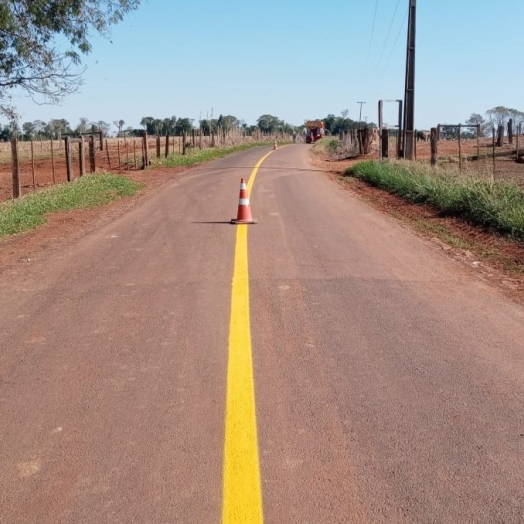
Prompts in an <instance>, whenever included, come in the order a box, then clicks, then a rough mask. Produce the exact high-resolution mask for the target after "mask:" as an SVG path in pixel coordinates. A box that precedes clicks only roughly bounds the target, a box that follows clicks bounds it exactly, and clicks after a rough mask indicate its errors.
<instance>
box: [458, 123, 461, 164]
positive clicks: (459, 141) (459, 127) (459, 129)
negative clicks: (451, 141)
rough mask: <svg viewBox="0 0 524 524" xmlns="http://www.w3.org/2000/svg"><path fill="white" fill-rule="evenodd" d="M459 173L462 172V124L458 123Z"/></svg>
mask: <svg viewBox="0 0 524 524" xmlns="http://www.w3.org/2000/svg"><path fill="white" fill-rule="evenodd" d="M458 143H459V173H462V124H459V125H458Z"/></svg>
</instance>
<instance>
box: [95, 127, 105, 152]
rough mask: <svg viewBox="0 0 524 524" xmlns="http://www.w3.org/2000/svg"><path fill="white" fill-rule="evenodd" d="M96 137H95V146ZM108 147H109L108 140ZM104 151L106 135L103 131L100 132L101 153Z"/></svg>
mask: <svg viewBox="0 0 524 524" xmlns="http://www.w3.org/2000/svg"><path fill="white" fill-rule="evenodd" d="M94 140H95V137H94V136H93V144H94ZM106 147H107V140H106ZM103 150H104V133H103V131H100V151H103Z"/></svg>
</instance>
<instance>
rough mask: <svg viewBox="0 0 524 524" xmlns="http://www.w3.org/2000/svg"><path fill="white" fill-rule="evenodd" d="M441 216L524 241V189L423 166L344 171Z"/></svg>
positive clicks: (375, 165)
mask: <svg viewBox="0 0 524 524" xmlns="http://www.w3.org/2000/svg"><path fill="white" fill-rule="evenodd" d="M345 175H346V176H354V177H356V178H359V179H361V180H364V181H366V182H367V183H369V184H371V185H373V186H376V187H379V188H381V189H384V190H386V191H388V192H390V193H393V194H395V195H398V196H400V197H402V198H404V199H405V200H408V201H410V202H413V203H415V204H429V205H431V206H433V207H434V208H435V209H437V210H438V211H440V213H441V215H442V216H454V217H459V218H462V219H465V220H467V221H469V222H471V223H473V224H476V225H479V226H482V227H484V228H486V229H489V230H493V231H496V232H498V233H501V234H504V235H508V236H510V237H511V238H513V239H515V240H517V241H519V242H523V241H524V190H523V189H522V188H520V187H519V186H517V185H516V184H511V183H506V182H489V181H483V180H475V179H472V178H460V177H457V176H454V175H451V174H450V173H448V172H445V171H442V170H439V169H435V168H432V167H431V166H427V165H424V164H417V163H413V162H402V161H387V162H377V161H369V162H360V163H358V164H356V165H354V166H352V167H350V168H348V169H347V170H346V172H345Z"/></svg>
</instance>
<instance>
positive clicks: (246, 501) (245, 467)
mask: <svg viewBox="0 0 524 524" xmlns="http://www.w3.org/2000/svg"><path fill="white" fill-rule="evenodd" d="M272 152H273V151H270V152H269V153H268V154H267V155H265V156H263V157H262V158H261V159H260V160H259V161H258V163H257V164H256V166H255V167H254V169H253V171H252V173H251V176H250V177H249V182H248V186H247V188H248V191H249V193H251V189H252V188H253V184H254V182H255V177H256V176H257V173H258V170H259V168H260V166H261V165H262V162H264V160H265V159H266V158H267V157H268V156H269V155H270V154H271V153H272ZM236 227H237V235H236V244H235V265H234V270H233V283H232V293H231V320H230V323H229V361H228V370H227V399H226V431H225V445H224V503H223V504H224V505H223V510H222V522H223V524H262V523H263V521H264V516H263V512H262V490H261V485H260V464H259V459H258V441H257V421H256V409H255V384H254V379H253V359H252V353H251V327H250V321H249V271H248V256H247V231H248V227H249V226H247V225H246V224H241V225H237V226H236Z"/></svg>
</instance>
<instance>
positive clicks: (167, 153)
mask: <svg viewBox="0 0 524 524" xmlns="http://www.w3.org/2000/svg"><path fill="white" fill-rule="evenodd" d="M168 156H169V133H166V158H167V157H168Z"/></svg>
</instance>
